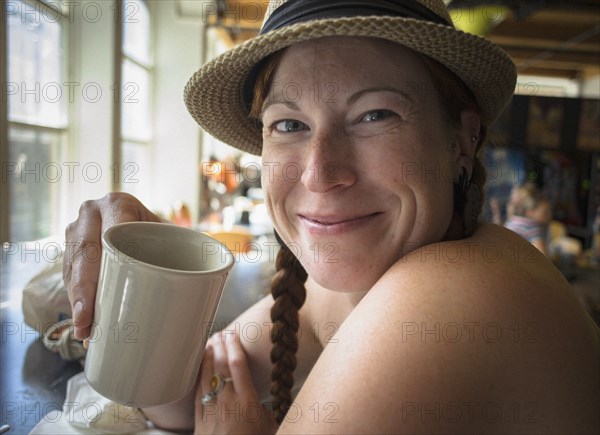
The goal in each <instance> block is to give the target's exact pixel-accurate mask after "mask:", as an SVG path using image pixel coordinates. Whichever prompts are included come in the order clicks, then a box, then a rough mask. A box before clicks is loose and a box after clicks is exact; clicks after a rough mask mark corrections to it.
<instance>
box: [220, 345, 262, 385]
mask: <svg viewBox="0 0 600 435" xmlns="http://www.w3.org/2000/svg"><path fill="white" fill-rule="evenodd" d="M225 347H226V349H227V357H228V362H229V373H231V375H230V376H231V378H232V380H233V388H234V390H235V392H236V393H248V392H250V391H254V389H255V387H254V383H253V381H252V373H251V372H250V367H249V365H248V358H247V357H246V352H245V351H244V348H243V347H242V343H241V341H240V339H239V337H238V336H237V335H235V334H228V335H227V337H226V339H225Z"/></svg>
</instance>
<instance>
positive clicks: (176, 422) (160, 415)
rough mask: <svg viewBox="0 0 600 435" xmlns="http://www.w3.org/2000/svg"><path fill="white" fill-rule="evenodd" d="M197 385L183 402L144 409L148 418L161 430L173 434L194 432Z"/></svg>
mask: <svg viewBox="0 0 600 435" xmlns="http://www.w3.org/2000/svg"><path fill="white" fill-rule="evenodd" d="M196 389H197V385H195V386H194V388H192V390H191V391H190V392H189V393H188V394H187V395H186V396H185V397H184V398H183V399H181V400H178V401H177V402H173V403H169V404H167V405H162V406H154V407H152V408H143V409H142V411H144V414H145V415H146V417H147V418H148V419H149V420H150V421H151V422H152V423H154V425H155V426H157V427H158V428H160V429H164V430H169V431H173V432H191V431H193V430H194V398H195V396H196Z"/></svg>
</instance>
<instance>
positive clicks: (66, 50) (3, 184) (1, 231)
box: [0, 0, 73, 244]
mask: <svg viewBox="0 0 600 435" xmlns="http://www.w3.org/2000/svg"><path fill="white" fill-rule="evenodd" d="M20 1H21V2H22V3H23V4H26V5H28V6H29V7H31V8H32V9H34V10H36V11H39V13H40V14H41V15H44V16H53V17H56V18H57V20H58V21H57V22H58V24H59V25H60V26H61V36H60V45H61V50H62V57H63V58H62V59H61V73H62V77H63V80H64V81H70V69H69V61H70V57H71V53H70V51H71V50H70V48H71V47H70V46H69V40H70V38H69V36H70V32H71V27H70V26H69V16H68V15H67V14H66V13H65V11H64V10H61V9H58V8H56V7H55V5H56V3H46V2H44V1H43V0H20ZM0 9H1V10H2V12H1V14H2V15H1V17H2V20H1V22H0V33H1V34H2V36H3V37H2V43H0V64H1V65H4V66H5V67H4V68H0V82H1V83H2V86H3V89H2V93H3V95H4V96H6V95H8V69H9V65H8V36H9V35H8V15H7V7H6V5H5V4H3V5H2V7H1V8H0ZM49 14H50V15H49ZM65 116H66V122H65V124H64V125H63V126H61V127H52V126H47V125H43V124H34V123H29V122H22V121H11V120H9V109H8V98H2V99H1V101H0V125H1V127H2V129H1V130H2V132H1V133H0V161H1V162H2V166H3V167H2V180H0V203H1V204H2V205H3V206H2V207H0V243H2V244H5V243H10V242H12V240H11V238H10V235H11V233H12V228H11V222H10V212H11V209H12V207H11V205H12V204H13V201H12V200H11V194H10V183H9V182H8V179H6V181H5V180H4V178H5V177H6V178H7V174H6V172H5V171H6V170H7V168H8V166H7V164H8V163H9V158H10V148H9V147H10V142H9V137H10V130H11V129H12V128H16V129H24V130H30V131H32V132H34V133H35V134H43V133H45V132H51V133H54V134H56V135H57V136H59V137H60V149H59V150H58V153H59V154H60V155H66V153H68V150H69V142H70V141H69V139H70V124H71V121H72V119H73V114H72V113H71V110H70V105H67V107H66V108H65ZM57 190H58V192H56V193H55V197H57V198H58V205H59V207H60V205H61V203H62V199H63V195H64V192H63V191H62V189H61V188H60V187H57ZM52 220H53V221H56V222H53V226H54V225H56V224H58V223H59V222H60V217H59V216H57V215H54V216H53V218H52ZM52 233H53V230H51V234H49V236H52V235H54V234H52Z"/></svg>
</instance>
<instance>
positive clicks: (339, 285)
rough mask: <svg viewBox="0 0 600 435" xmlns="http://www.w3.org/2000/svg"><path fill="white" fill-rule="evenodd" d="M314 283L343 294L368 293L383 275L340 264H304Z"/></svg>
mask: <svg viewBox="0 0 600 435" xmlns="http://www.w3.org/2000/svg"><path fill="white" fill-rule="evenodd" d="M303 266H304V268H305V269H306V271H307V272H308V274H309V275H310V277H311V278H312V280H313V281H315V282H316V283H317V284H319V285H320V286H321V287H323V288H326V289H328V290H331V291H335V292H341V293H354V292H366V291H368V290H370V289H371V288H372V287H373V286H374V285H375V283H376V282H377V281H378V280H379V278H381V275H382V274H383V273H381V274H379V273H373V272H374V270H373V269H371V270H370V273H366V272H365V271H361V270H359V269H358V268H356V267H351V266H344V267H342V266H340V264H339V263H330V264H325V263H314V262H310V263H309V264H303Z"/></svg>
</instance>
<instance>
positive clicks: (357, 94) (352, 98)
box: [346, 86, 414, 105]
mask: <svg viewBox="0 0 600 435" xmlns="http://www.w3.org/2000/svg"><path fill="white" fill-rule="evenodd" d="M372 92H393V93H395V94H399V95H400V96H401V97H402V98H403V99H404V100H406V101H408V102H409V103H414V100H413V99H412V98H411V96H410V95H409V94H407V93H406V92H404V91H402V90H400V89H397V88H394V87H389V86H384V87H375V88H367V89H362V90H360V91H358V92H355V93H354V94H352V95H350V97H348V99H347V100H346V104H348V105H350V104H353V103H355V102H356V101H357V100H358V99H359V98H361V97H362V96H363V95H365V94H369V93H372Z"/></svg>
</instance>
